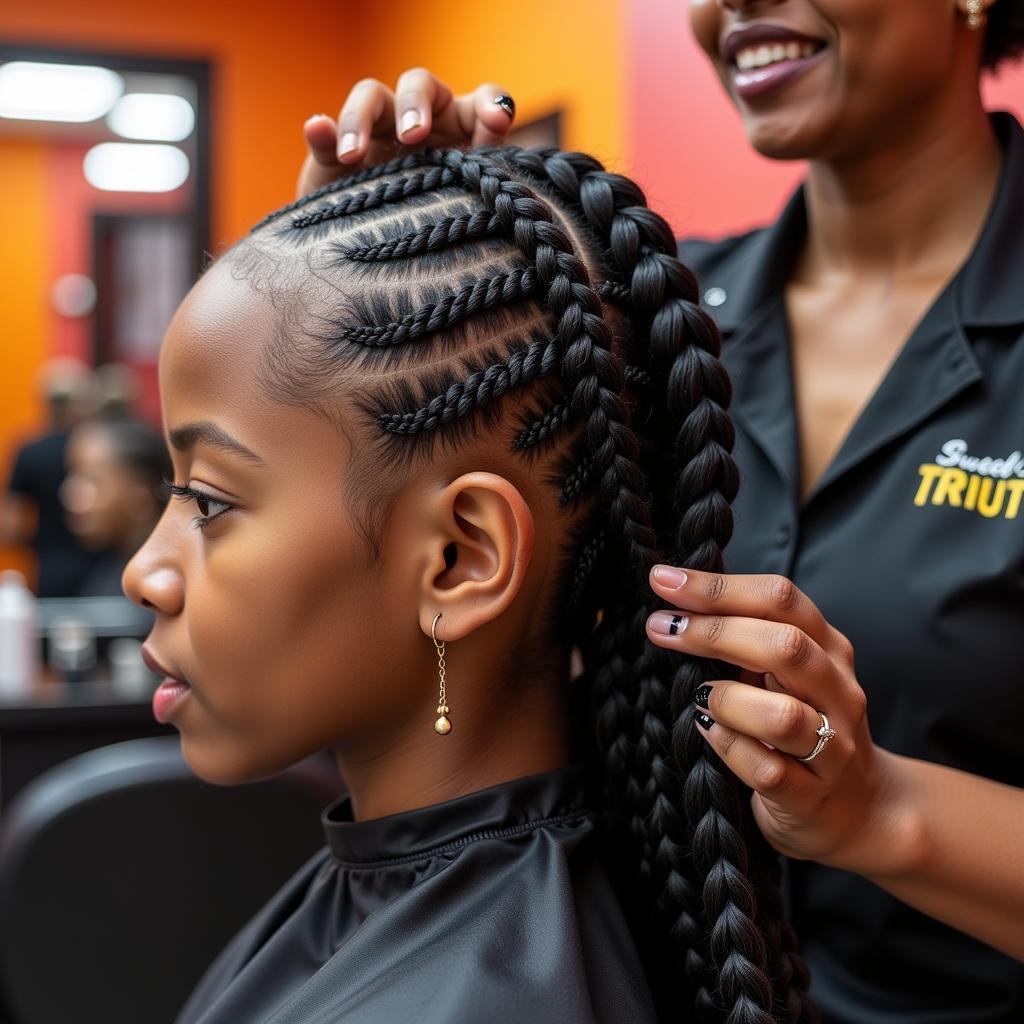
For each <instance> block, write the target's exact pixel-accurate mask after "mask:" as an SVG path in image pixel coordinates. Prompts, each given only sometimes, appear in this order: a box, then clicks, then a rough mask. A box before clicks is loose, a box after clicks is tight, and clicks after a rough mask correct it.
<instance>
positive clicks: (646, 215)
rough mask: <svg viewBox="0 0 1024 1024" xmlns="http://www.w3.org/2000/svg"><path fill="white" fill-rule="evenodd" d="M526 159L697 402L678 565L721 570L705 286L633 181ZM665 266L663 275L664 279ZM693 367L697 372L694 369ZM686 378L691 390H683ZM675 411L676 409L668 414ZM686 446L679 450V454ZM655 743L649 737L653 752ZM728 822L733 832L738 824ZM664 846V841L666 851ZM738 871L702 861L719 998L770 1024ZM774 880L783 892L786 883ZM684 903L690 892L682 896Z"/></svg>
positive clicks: (801, 982)
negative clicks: (568, 204) (741, 909)
mask: <svg viewBox="0 0 1024 1024" xmlns="http://www.w3.org/2000/svg"><path fill="white" fill-rule="evenodd" d="M518 162H519V164H520V166H524V167H526V168H527V169H528V170H530V171H531V172H532V173H534V174H537V173H538V170H539V167H538V164H543V170H544V173H545V176H546V177H547V178H549V179H550V180H552V181H553V183H555V184H556V186H557V187H558V188H559V190H560V191H562V192H563V193H565V194H567V195H568V197H569V198H570V199H574V198H577V197H578V201H579V204H580V206H581V207H582V208H583V212H584V213H585V215H586V217H587V220H588V222H589V223H590V224H591V226H592V227H594V228H595V229H596V230H597V231H598V232H599V233H600V234H601V235H603V236H606V237H609V239H610V242H611V246H610V247H611V249H612V253H613V257H614V258H615V260H616V263H617V264H618V267H619V269H620V271H621V272H622V273H623V274H624V276H626V279H627V280H628V282H629V288H628V292H629V301H628V302H625V303H624V300H625V299H626V292H625V289H624V288H623V287H622V286H620V285H618V284H617V283H616V282H614V281H610V282H607V283H606V284H605V286H604V288H603V292H604V294H605V296H606V297H609V298H613V299H614V300H615V301H617V302H619V303H624V304H626V305H628V306H630V308H631V309H637V308H639V309H646V310H649V311H652V312H653V316H652V317H651V341H652V349H654V350H655V352H657V349H658V348H659V341H660V347H661V348H662V352H661V356H662V358H664V357H665V355H666V354H667V353H670V352H675V353H676V355H675V357H674V359H673V365H672V369H671V370H670V372H669V381H668V386H669V390H670V392H671V391H672V390H673V389H679V388H680V386H682V392H681V396H680V397H682V398H683V399H685V400H689V402H690V406H691V408H690V412H689V414H688V415H686V416H685V418H684V419H683V421H682V423H681V425H680V427H679V438H680V439H681V440H688V441H689V442H690V446H689V447H690V448H691V450H689V451H687V450H686V448H687V446H686V445H685V444H684V445H683V446H682V450H680V451H677V458H678V459H679V464H680V469H681V472H680V474H679V483H678V485H677V488H676V496H675V497H676V513H677V516H679V520H678V521H679V538H680V540H681V541H682V543H680V544H679V545H677V546H678V551H679V557H678V561H679V562H680V563H681V564H686V565H692V566H694V567H704V568H709V569H713V568H717V569H719V570H720V569H721V549H722V547H723V546H724V544H725V542H726V541H727V540H728V536H729V533H730V532H731V513H730V512H729V507H728V503H729V501H730V500H731V498H732V497H733V496H734V495H735V490H736V471H735V467H734V465H733V464H732V462H731V459H730V458H729V456H728V452H729V450H730V449H731V445H732V428H731V424H730V423H729V421H728V418H727V417H726V416H725V412H724V410H725V407H726V406H727V404H728V401H729V397H730V395H729V392H728V381H727V378H726V376H725V373H724V370H722V368H721V366H720V365H719V364H717V355H718V350H719V342H718V336H717V332H716V330H715V328H714V325H713V324H712V323H711V322H710V320H708V319H707V318H706V317H705V316H704V315H703V314H702V313H701V312H700V310H699V308H698V307H697V305H696V301H695V300H696V282H695V281H694V279H693V277H692V275H691V274H690V273H689V271H687V270H686V269H685V268H684V267H682V265H681V264H679V263H678V261H677V260H676V259H675V243H674V239H673V238H672V237H671V233H670V232H669V230H668V228H667V225H665V223H664V221H662V220H661V219H660V218H658V217H656V216H655V215H653V214H652V213H650V211H648V210H646V208H645V207H644V204H643V196H642V193H640V191H639V189H636V188H635V186H633V184H632V183H631V182H628V181H626V180H625V179H618V180H616V177H617V176H612V175H607V174H605V173H603V172H601V171H600V170H598V169H597V168H596V167H595V162H593V161H590V160H589V158H586V157H580V156H579V155H577V154H559V153H555V152H551V151H549V152H548V153H547V154H546V155H545V154H543V153H534V154H527V155H526V156H525V158H524V159H521V160H519V161H518ZM580 172H582V173H580ZM631 193H632V194H631ZM626 203H631V204H632V206H631V207H630V206H626V205H625V204H626ZM651 242H653V243H654V244H653V246H651V245H650V243H651ZM659 251H660V257H661V259H662V262H663V263H664V264H665V265H664V266H662V267H659V268H656V269H654V272H653V273H652V272H651V269H652V268H645V267H643V266H642V265H641V264H642V262H643V260H644V259H647V260H650V259H651V258H652V257H654V255H655V254H656V253H659ZM659 270H660V271H661V273H659V272H658V271H659ZM667 283H674V285H675V287H676V290H677V296H678V297H677V301H676V305H677V307H679V308H677V309H676V310H674V311H673V310H672V309H671V308H670V307H668V306H666V303H665V301H664V300H665V297H666V296H665V285H666V284H667ZM634 293H636V294H634ZM659 293H660V294H659ZM680 308H681V309H682V311H683V322H684V324H685V323H686V320H687V319H689V320H690V323H689V324H688V325H687V326H688V327H689V328H690V329H689V331H686V332H683V336H680V332H679V330H678V325H676V324H674V323H673V322H672V321H673V319H674V317H678V315H679V309H680ZM686 334H688V335H689V336H690V337H692V338H693V339H695V341H696V344H695V346H694V349H693V351H692V352H691V354H690V358H689V359H685V358H684V359H681V358H680V356H679V347H680V343H682V344H685V343H686V339H685V335H686ZM659 335H664V337H662V338H660V339H659ZM702 353H705V354H710V356H711V357H712V360H713V363H711V364H708V365H703V364H705V363H707V360H702V358H701V354H702ZM687 362H689V363H691V365H687ZM673 377H674V378H675V379H674V380H673ZM716 379H717V382H719V383H720V384H721V383H724V385H725V386H724V387H723V386H719V387H718V388H717V392H718V393H717V394H716V388H715V386H714V385H715V384H716ZM687 381H688V382H689V386H687V385H686V382H687ZM709 385H710V386H709ZM705 388H706V389H707V392H708V394H707V396H706V397H702V396H701V394H700V392H701V390H703V389H705ZM670 398H671V396H670ZM672 404H673V403H672V402H671V401H670V411H671V406H672ZM716 407H717V409H716ZM675 411H676V412H677V413H678V412H679V411H680V405H679V403H678V402H677V403H676V409H675ZM716 411H717V413H718V415H717V416H716ZM716 420H717V422H716ZM698 426H702V427H704V430H703V432H702V433H701V432H698V431H696V430H695V428H696V427H698ZM708 427H716V428H717V431H715V432H714V433H716V434H717V437H716V436H711V437H708V436H707V435H708V433H709V431H708ZM702 434H703V436H702ZM679 447H680V446H678V445H677V448H679ZM695 667H696V668H698V669H699V668H703V669H704V671H703V672H695V671H694V668H695ZM710 674H711V673H708V672H707V667H706V666H694V665H693V664H691V665H685V664H684V666H683V667H682V668H681V669H680V671H679V673H678V674H677V678H676V680H675V681H674V684H673V693H672V698H673V699H672V704H673V705H675V706H674V707H673V708H671V709H670V712H671V718H670V720H674V725H673V732H680V731H683V732H685V731H686V730H691V731H692V732H694V733H695V732H696V726H695V724H694V723H693V716H692V706H691V704H690V701H691V699H692V693H693V690H694V689H695V687H696V685H698V684H699V682H702V681H704V678H707V677H710ZM684 694H685V706H684V707H683V708H680V707H679V705H680V703H682V698H683V695H684ZM647 696H650V697H652V701H651V705H652V707H651V709H650V712H651V713H649V714H645V712H646V711H647V710H648V709H647V708H645V706H644V705H645V703H646V697H647ZM664 697H665V694H664V688H663V687H660V685H659V683H658V682H657V681H656V679H655V677H652V692H651V693H650V694H645V692H644V691H643V689H642V690H641V694H640V699H639V706H638V712H639V713H640V715H641V716H642V720H643V725H644V727H643V729H642V732H641V740H640V742H639V745H638V755H639V756H640V757H641V758H643V757H644V756H645V755H651V756H652V761H651V763H652V769H653V770H652V775H657V774H658V773H659V769H660V768H661V761H660V759H659V758H658V757H657V753H663V752H664V751H665V749H666V743H665V739H666V737H665V735H664V732H663V726H664V722H665V718H666V716H665V714H664V710H665V709H664V703H665V702H664ZM646 738H650V740H651V743H650V747H649V748H648V746H647V742H646ZM695 738H697V742H698V743H699V745H700V756H701V760H704V755H705V754H706V753H707V748H706V746H705V745H704V742H703V740H702V739H700V738H699V737H695ZM673 760H676V761H677V762H678V760H679V759H678V758H673ZM688 761H689V758H688V759H687V761H684V762H683V765H685V764H686V763H687V762H688ZM664 775H665V778H664V780H663V782H662V783H659V784H657V785H656V787H655V789H656V794H657V797H658V799H661V798H662V797H663V795H664V794H665V793H666V792H667V793H671V792H672V788H673V780H672V777H671V773H669V772H665V773H664ZM723 779H724V780H725V781H726V783H727V784H728V783H730V782H732V777H731V775H730V776H723ZM666 784H667V785H666ZM732 788H733V789H737V788H738V787H735V786H733V787H732ZM709 795H711V796H712V797H714V795H715V794H714V792H713V791H709ZM720 802H721V803H722V804H723V806H728V805H729V803H730V801H729V800H728V798H727V796H726V795H722V797H721V801H720ZM712 803H713V801H712ZM677 807H678V803H677V802H673V801H669V802H668V803H666V804H665V805H663V806H661V807H660V808H658V807H656V808H655V812H656V813H654V814H652V817H651V820H652V822H654V823H655V829H654V831H655V833H661V834H662V835H664V836H668V837H671V836H672V834H673V833H676V834H677V835H678V834H679V830H678V829H677V828H676V827H675V825H676V823H675V822H674V821H672V820H671V819H673V818H674V817H675V816H676V808H677ZM714 810H715V808H714V807H712V809H711V810H710V811H709V813H712V812H713V811H714ZM666 814H667V817H666ZM730 817H731V818H732V821H733V822H737V823H742V808H741V810H740V812H739V813H736V812H735V811H734V813H733V814H732V815H731V816H730ZM727 822H728V819H727ZM728 823H729V824H730V825H731V824H732V822H728ZM736 837H738V838H739V840H740V842H739V847H738V848H737V847H735V846H733V845H732V841H733V839H734V838H736ZM718 841H719V844H720V845H721V846H722V848H723V850H724V851H725V852H726V854H728V853H730V852H731V853H732V854H733V857H734V859H737V860H739V861H740V862H741V863H740V864H739V865H737V866H738V867H740V868H742V867H744V866H745V864H746V846H745V844H744V843H743V840H742V837H741V836H740V835H739V832H738V829H737V830H736V831H735V835H734V834H733V833H727V834H725V835H723V836H720V837H718ZM665 845H666V844H665V843H664V842H663V843H662V846H663V847H664V846H665ZM662 852H663V853H665V854H667V855H668V856H669V858H670V860H671V861H674V862H675V863H674V864H672V865H671V868H672V870H671V871H670V877H673V876H674V874H675V871H676V870H678V869H679V868H680V867H682V868H685V858H684V857H679V856H678V854H679V853H680V852H682V851H681V850H674V851H673V850H671V849H668V850H664V849H663V851H662ZM705 852H707V851H705ZM729 864H730V861H729V860H728V859H727V858H721V859H720V860H719V861H711V860H710V859H708V860H706V862H705V864H704V866H705V867H708V868H709V870H710V869H712V868H713V870H714V873H715V877H716V879H717V878H718V876H719V875H721V876H722V877H724V879H725V881H726V883H728V884H727V885H726V886H725V895H724V898H723V894H722V892H721V891H719V892H717V893H716V894H717V895H718V896H719V897H720V898H719V899H718V900H717V901H716V900H710V901H709V900H708V895H709V892H708V887H707V886H705V893H704V896H705V912H707V911H708V909H709V904H710V908H712V913H713V912H714V911H713V908H715V907H719V908H720V912H719V913H718V915H717V920H716V921H715V922H714V926H713V931H712V938H713V953H714V952H717V953H718V954H719V956H718V957H716V962H717V964H718V967H719V971H720V977H719V992H720V996H721V997H722V998H723V1001H724V1003H725V1005H726V1008H727V1009H729V1010H730V1013H729V1019H730V1020H736V1021H746V1020H759V1019H770V1018H767V1017H765V1010H770V1008H771V1000H770V998H769V997H768V994H767V992H768V990H767V988H766V986H765V981H766V980H767V979H766V977H763V976H762V975H763V967H764V960H763V957H762V953H761V951H760V948H759V942H758V936H757V929H756V924H755V922H754V921H753V920H752V919H751V918H752V917H753V915H754V914H755V913H756V902H753V901H751V902H750V903H749V904H748V905H747V907H746V909H747V914H746V916H747V918H748V920H746V921H740V922H736V921H735V917H736V915H735V913H734V911H735V905H736V904H735V902H733V900H736V899H738V900H739V902H740V903H741V904H742V903H743V902H744V900H745V899H746V895H747V892H748V889H750V887H749V886H748V885H747V883H746V879H744V878H742V877H739V878H737V877H735V876H734V875H733V874H731V873H730V872H729V870H728V867H727V866H728V865H729ZM775 881H776V885H777V880H775ZM730 886H731V888H730ZM751 891H752V890H751ZM682 895H684V896H685V893H684V894H682ZM769 896H770V898H771V899H770V902H771V904H772V909H773V910H774V911H775V913H774V915H773V919H774V920H777V922H778V926H779V927H778V930H777V931H776V935H777V937H778V939H779V941H780V942H783V943H785V945H786V946H787V947H788V949H786V950H779V951H778V953H777V954H776V955H774V956H773V960H774V961H775V963H773V966H775V965H776V963H777V962H778V958H779V955H781V956H782V957H783V958H784V959H785V960H786V961H787V964H788V966H789V968H790V969H789V970H788V971H787V972H786V973H787V974H788V976H789V980H790V982H792V983H795V984H789V985H786V984H783V985H782V986H781V987H782V990H783V991H782V995H783V1001H784V1003H785V1004H786V1017H791V1016H792V1007H793V1006H795V1005H799V1006H800V1008H801V1009H800V1015H801V1018H804V1017H808V1016H809V1015H811V1014H813V1013H814V1012H815V1011H814V1009H813V1004H811V1003H810V1000H809V999H807V997H806V986H807V972H806V968H805V967H804V965H803V963H802V961H800V959H799V957H798V956H796V952H795V938H794V935H793V932H792V929H791V928H790V927H789V925H788V923H787V922H785V921H784V920H783V919H782V916H781V911H782V907H781V900H780V899H779V898H778V891H777V888H775V889H774V891H771V890H770V889H769ZM685 905H686V903H685V899H684V906H685ZM691 905H692V904H691ZM730 922H731V924H732V925H733V928H732V929H731V931H730V929H729V928H728V927H727V925H728V923H730ZM683 931H684V932H691V933H692V931H693V928H692V923H687V924H686V926H685V928H683ZM723 931H725V933H726V934H725V936H724V940H725V942H726V943H729V942H733V941H734V940H738V942H739V946H738V948H737V947H735V946H729V947H728V948H729V954H728V956H727V957H724V958H723V948H724V947H723V944H722V942H721V941H719V942H718V943H717V948H716V947H715V942H714V940H715V939H718V940H721V939H722V934H721V933H722V932H723ZM744 952H747V953H749V957H744V955H743V954H744ZM774 952H775V951H773V953H774ZM751 968H753V969H751ZM794 988H795V991H794ZM794 1019H795V1018H794Z"/></svg>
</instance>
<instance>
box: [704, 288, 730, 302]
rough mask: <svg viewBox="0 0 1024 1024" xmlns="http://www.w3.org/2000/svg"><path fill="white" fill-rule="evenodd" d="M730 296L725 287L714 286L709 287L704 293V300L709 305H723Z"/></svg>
mask: <svg viewBox="0 0 1024 1024" xmlns="http://www.w3.org/2000/svg"><path fill="white" fill-rule="evenodd" d="M727 298H728V295H726V293H725V289H724V288H719V287H717V286H716V287H714V288H709V289H708V290H707V291H706V292H705V293H704V302H705V303H707V305H709V306H721V305H722V303H723V302H725V300H726V299H727Z"/></svg>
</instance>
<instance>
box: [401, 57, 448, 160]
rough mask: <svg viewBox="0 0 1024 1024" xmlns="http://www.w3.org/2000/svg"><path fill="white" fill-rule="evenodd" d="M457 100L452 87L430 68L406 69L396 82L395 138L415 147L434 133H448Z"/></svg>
mask: <svg viewBox="0 0 1024 1024" xmlns="http://www.w3.org/2000/svg"><path fill="white" fill-rule="evenodd" d="M453 101H454V97H453V96H452V91H451V89H450V88H449V87H448V86H447V85H446V84H445V83H444V82H442V81H441V79H439V78H438V77H437V76H436V75H432V74H431V73H430V72H429V71H428V70H427V69H426V68H410V69H409V70H408V71H405V72H403V73H402V76H401V77H400V78H399V79H398V82H397V84H396V85H395V137H396V138H397V139H398V141H399V142H401V143H402V144H403V145H405V146H415V145H418V144H419V143H421V142H424V141H426V140H427V138H428V137H429V136H430V135H431V134H435V135H436V134H437V133H438V132H442V133H446V127H447V122H448V121H449V120H450V116H449V114H448V111H449V110H450V109H451V107H452V104H453ZM452 141H456V139H455V138H453V140H452Z"/></svg>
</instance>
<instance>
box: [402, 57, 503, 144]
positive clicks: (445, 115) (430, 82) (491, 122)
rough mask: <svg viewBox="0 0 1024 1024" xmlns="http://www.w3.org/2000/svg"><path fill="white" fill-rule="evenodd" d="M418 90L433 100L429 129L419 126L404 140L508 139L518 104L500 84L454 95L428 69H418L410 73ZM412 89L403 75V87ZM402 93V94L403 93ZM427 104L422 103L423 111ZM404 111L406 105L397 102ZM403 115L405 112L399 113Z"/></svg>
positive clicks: (463, 141)
mask: <svg viewBox="0 0 1024 1024" xmlns="http://www.w3.org/2000/svg"><path fill="white" fill-rule="evenodd" d="M406 75H409V76H411V78H410V80H411V81H412V82H413V83H414V85H415V87H416V89H417V90H418V91H419V92H420V93H422V95H423V96H424V97H425V99H426V100H430V101H431V106H430V109H429V112H428V113H427V115H426V116H427V127H428V128H429V132H428V131H423V130H421V129H417V130H416V131H414V132H412V133H411V134H410V135H402V136H401V139H402V142H404V143H407V144H408V143H416V142H420V141H423V140H425V141H426V142H428V143H430V144H432V145H437V146H451V145H456V146H461V145H465V144H467V143H468V144H470V145H473V146H498V145H501V143H502V142H504V141H505V136H506V135H508V132H509V129H510V128H511V127H512V120H513V118H514V117H515V112H516V105H515V101H514V100H513V99H512V97H511V96H510V95H509V94H508V93H507V92H506V91H505V90H504V89H503V88H502V87H501V86H500V85H495V84H494V83H491V82H488V83H485V84H484V85H479V86H477V88H476V89H474V90H473V92H470V93H466V94H465V95H462V96H453V95H452V91H451V90H450V89H449V88H448V86H446V85H445V84H444V83H443V82H441V81H439V80H438V79H437V78H435V77H434V76H433V75H431V74H430V72H428V71H424V70H422V69H416V70H415V71H411V72H406ZM405 88H409V86H408V83H407V81H406V76H405V75H403V76H402V82H401V85H400V89H405ZM399 95H401V93H400V92H399ZM424 108H425V103H424V104H423V105H421V107H420V110H421V113H422V111H423V110H424ZM396 109H397V110H399V111H400V110H402V104H401V103H400V102H399V103H397V105H396ZM398 116H399V118H401V114H399V115H398Z"/></svg>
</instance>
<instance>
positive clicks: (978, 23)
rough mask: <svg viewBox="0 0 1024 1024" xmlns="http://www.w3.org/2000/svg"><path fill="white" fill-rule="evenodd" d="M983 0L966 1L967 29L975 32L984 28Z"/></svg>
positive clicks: (985, 19) (985, 18)
mask: <svg viewBox="0 0 1024 1024" xmlns="http://www.w3.org/2000/svg"><path fill="white" fill-rule="evenodd" d="M987 20H988V19H987V17H986V15H985V0H967V27H968V28H972V29H974V30H975V31H977V30H978V29H980V28H984V27H985V22H986V21H987Z"/></svg>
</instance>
